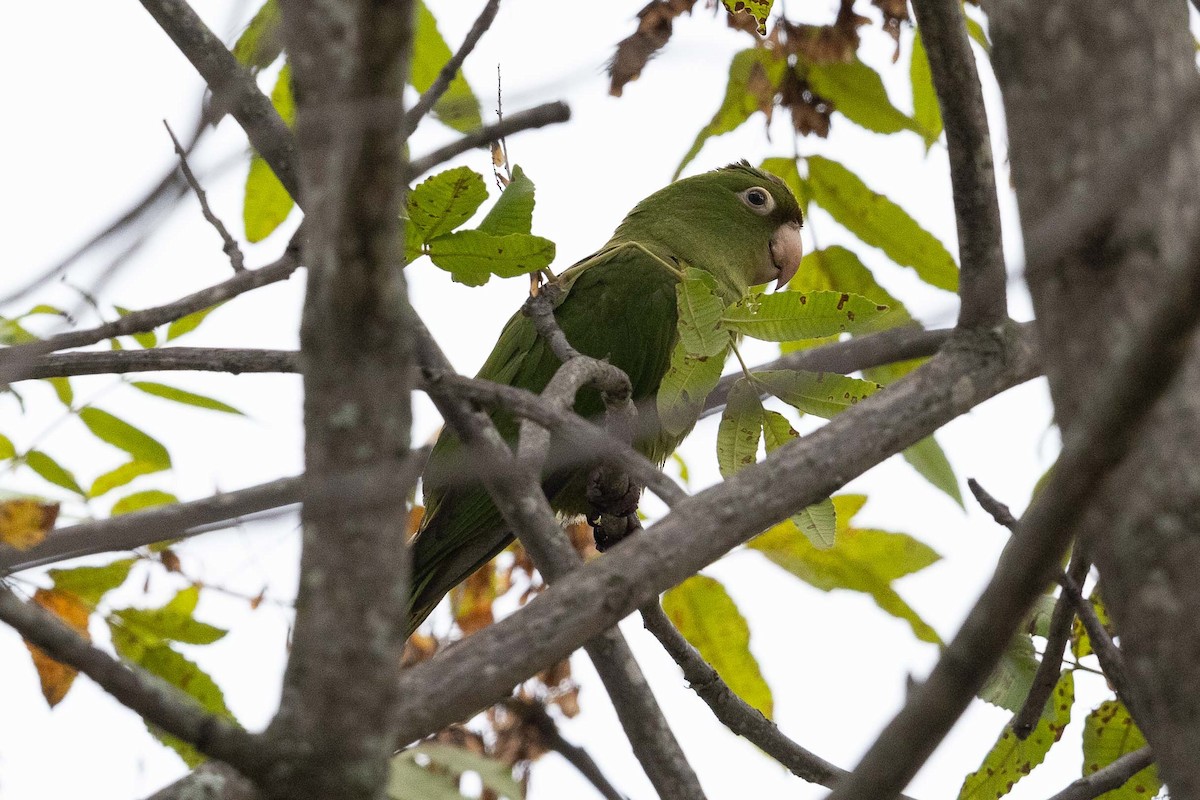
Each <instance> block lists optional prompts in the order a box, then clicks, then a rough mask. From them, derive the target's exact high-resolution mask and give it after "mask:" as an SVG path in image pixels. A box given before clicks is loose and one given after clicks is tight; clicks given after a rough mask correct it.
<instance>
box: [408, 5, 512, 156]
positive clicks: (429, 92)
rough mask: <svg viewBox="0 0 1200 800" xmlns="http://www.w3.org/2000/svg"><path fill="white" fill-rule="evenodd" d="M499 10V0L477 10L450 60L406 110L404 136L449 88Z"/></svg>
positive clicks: (410, 133) (414, 128) (410, 132)
mask: <svg viewBox="0 0 1200 800" xmlns="http://www.w3.org/2000/svg"><path fill="white" fill-rule="evenodd" d="M499 10H500V0H488V3H487V5H486V6H484V7H483V11H481V12H479V16H478V17H477V18H476V20H475V24H474V25H472V26H471V30H469V31H467V35H466V37H465V38H464V39H463V42H462V44H461V45H460V46H459V48H458V50H457V51H455V53H454V55H452V56H451V57H450V60H449V61H447V62H446V64H445V65H444V66H443V67H442V69H441V71H440V72H439V73H438V74H437V77H436V78H434V80H433V83H431V84H430V85H429V88H428V89H426V90H425V92H424V93H423V94H422V95H421V97H420V98H419V99H418V100H417V102H416V103H414V104H413V107H412V108H411V109H409V111H408V118H407V120H406V122H405V124H404V131H405V136H406V137H407V136H411V135H412V132H413V131H415V130H416V129H417V125H418V124H419V123H420V122H421V120H422V119H423V118H424V117H425V115H426V114H428V113H429V112H430V110H432V109H433V107H434V106H435V105H437V102H438V100H440V99H441V98H442V95H444V94H445V93H446V90H447V89H449V88H450V82H451V81H452V80H454V76H455V75H457V74H458V71H459V70H460V69H462V65H463V62H464V61H466V60H467V56H469V55H471V51H472V50H474V49H475V45H477V44H479V40H480V38H482V37H483V34H485V33H487V30H488V28H490V27H492V21H493V20H495V19H496V12H497V11H499Z"/></svg>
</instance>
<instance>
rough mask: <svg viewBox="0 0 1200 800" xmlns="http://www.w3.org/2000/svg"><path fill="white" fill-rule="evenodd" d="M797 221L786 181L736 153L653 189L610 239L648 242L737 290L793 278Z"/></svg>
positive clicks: (798, 254)
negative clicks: (734, 159) (729, 160)
mask: <svg viewBox="0 0 1200 800" xmlns="http://www.w3.org/2000/svg"><path fill="white" fill-rule="evenodd" d="M802 223H803V216H802V214H801V212H800V204H799V203H797V202H796V198H795V196H794V195H793V194H792V192H791V190H790V189H788V187H787V186H786V185H784V183H783V181H781V180H780V179H779V178H777V177H775V176H774V175H771V174H770V173H767V172H763V171H762V170H760V169H755V168H754V167H752V166H750V164H749V163H747V162H746V161H739V162H738V163H736V164H730V165H729V166H727V167H721V168H720V169H716V170H713V171H712V172H706V173H704V174H702V175H695V176H692V177H690V178H684V179H682V180H679V181H676V182H675V183H672V184H671V185H669V186H667V187H665V188H663V189H660V190H659V191H657V192H655V193H654V194H652V195H650V196H649V197H647V198H646V199H645V200H643V201H642V202H640V203H638V205H637V206H636V207H635V208H634V209H633V211H631V212H629V215H628V216H627V217H626V218H625V220H624V222H622V223H621V225H620V227H618V228H617V231H616V233H615V234H614V236H613V239H614V241H616V240H626V241H628V240H635V241H641V242H643V243H644V244H650V243H651V242H653V243H654V244H656V245H659V246H661V247H662V248H664V249H665V250H666V251H667V252H669V253H670V254H671V255H672V256H674V257H675V258H677V259H679V260H682V261H685V262H687V264H688V265H689V266H692V267H697V268H699V269H703V270H707V271H709V272H711V273H713V274H714V275H715V276H716V277H717V278H718V279H719V280H720V281H721V282H722V283H723V284H725V285H726V286H728V287H729V288H730V289H731V290H732V291H734V292H735V293H736V294H741V293H743V292H744V291H745V290H746V289H747V288H749V287H750V286H757V285H759V284H763V283H768V282H770V281H775V282H776V285H777V286H779V287H782V286H783V285H784V284H785V283H787V282H788V281H789V280H791V278H792V276H793V275H795V274H796V270H797V268H798V267H799V266H800V258H801V256H803V254H804V251H803V247H802V245H801V242H800V226H801V224H802Z"/></svg>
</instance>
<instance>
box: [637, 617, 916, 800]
mask: <svg viewBox="0 0 1200 800" xmlns="http://www.w3.org/2000/svg"><path fill="white" fill-rule="evenodd" d="M641 614H642V622H643V623H644V624H645V626H646V630H648V631H650V633H652V634H654V637H655V638H656V639H658V641H659V643H660V644H661V645H662V646H663V649H664V650H666V651H667V654H668V655H670V656H671V658H672V659H674V661H675V663H676V664H678V665H679V668H680V669H682V670H683V677H684V678H685V679H686V680H687V682H688V684H689V685H690V686H691V687H692V690H693V691H695V692H696V694H697V695H699V696H700V699H701V700H703V701H704V702H705V703H707V704H708V707H709V708H710V709H712V712H713V715H714V716H716V718H717V719H718V720H720V721H721V723H722V724H723V725H724V726H725V727H726V728H728V729H729V730H731V731H732V732H733V733H735V734H737V735H738V736H742V737H744V738H745V739H746V740H747V741H749V742H751V743H752V744H754V745H755V746H756V747H758V748H759V749H760V750H762V751H763V752H764V753H766V754H767V755H769V756H770V757H771V758H773V759H775V760H776V761H778V762H779V763H780V764H782V765H783V766H785V767H786V768H787V769H788V771H790V772H791V773H792V774H793V775H795V776H796V777H797V778H800V779H801V780H805V781H808V782H809V783H816V784H819V785H821V786H824V787H826V788H833V786H834V785H835V784H836V783H837V782H838V780H839V779H841V778H842V777H844V776H845V775H847V774H849V773H847V772H846V770H844V769H842V768H840V767H837V766H835V765H833V764H831V763H829V762H828V761H826V760H825V759H823V758H821V757H820V756H818V755H817V754H816V753H813V752H811V751H809V750H806V749H805V748H803V747H801V746H800V745H799V744H797V743H796V742H794V741H792V740H791V739H789V738H788V737H787V736H785V735H784V734H783V732H782V731H780V730H779V728H778V727H777V726H776V725H775V723H774V722H772V721H771V720H769V719H767V718H766V717H764V716H763V715H762V712H760V711H759V710H758V709H756V708H754V707H752V706H751V705H749V704H748V703H747V702H746V701H745V700H743V699H741V698H740V697H738V696H737V695H736V694H734V692H733V690H732V689H730V688H729V686H728V685H727V684H726V683H725V681H723V680H721V676H720V675H718V674H717V671H716V670H715V669H713V668H712V666H710V665H709V663H708V662H707V661H705V660H704V657H703V656H701V655H700V653H699V652H698V651H697V650H696V648H694V647H692V645H691V644H690V643H689V642H688V640H687V639H685V638H683V634H681V633H680V632H679V630H678V629H677V628H676V627H675V626H674V625H673V624H672V623H671V620H670V619H669V618H668V617H667V615H666V613H665V612H664V611H663V609H662V606H660V605H659V604H658V603H647V604H646V605H645V606H643V607H642V608H641ZM905 800H908V798H905Z"/></svg>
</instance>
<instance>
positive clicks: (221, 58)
mask: <svg viewBox="0 0 1200 800" xmlns="http://www.w3.org/2000/svg"><path fill="white" fill-rule="evenodd" d="M141 3H142V6H143V7H145V9H146V10H147V11H149V12H150V16H152V17H154V21H155V22H157V23H158V25H159V27H161V28H162V29H163V31H164V32H166V34H167V36H170V37H171V41H172V42H174V43H175V46H176V47H178V48H179V50H180V52H182V53H183V54H184V56H186V57H187V59H188V61H190V62H192V66H194V67H195V68H196V71H197V72H199V73H200V77H202V78H203V79H204V82H205V83H207V84H208V88H209V89H210V90H211V91H212V93H213V102H214V103H215V104H216V105H217V106H218V107H219V108H220V109H221V110H222V111H225V112H228V113H229V114H231V115H232V116H233V118H234V119H236V120H237V121H238V124H239V125H241V126H242V130H244V131H245V132H246V136H247V137H248V138H249V139H250V144H251V145H253V147H254V149H255V150H256V151H258V154H259V155H261V156H262V157H263V159H264V160H265V161H266V162H267V163H268V164H269V165H270V166H271V171H272V172H274V173H275V176H276V177H277V178H279V182H280V183H282V184H283V186H284V188H285V189H287V191H288V194H290V195H291V196H292V198H293V199H295V201H296V203H297V204H298V205H300V204H302V203H301V197H300V182H299V180H297V173H296V164H295V158H296V154H295V142H294V140H293V139H292V134H291V131H289V130H288V127H287V125H285V124H284V122H283V119H282V118H281V117H280V116H279V113H278V112H277V111H275V107H274V106H273V105H271V101H270V100H269V99H268V98H267V97H266V95H264V94H263V93H262V92H261V91H259V88H258V84H257V83H255V81H254V76H253V75H251V74H250V72H249V71H248V70H246V69H245V68H244V67H242V65H241V64H239V63H238V61H237V59H236V58H234V57H233V54H232V53H230V52H229V50H228V49H227V48H226V47H225V45H224V44H223V43H222V42H221V40H220V39H219V38H218V37H217V35H216V34H214V33H213V32H212V31H211V30H209V28H208V26H207V25H205V24H204V20H202V19H200V17H199V16H198V15H197V14H196V12H195V11H193V10H192V8H191V6H189V5H188V4H187V2H186V0H141Z"/></svg>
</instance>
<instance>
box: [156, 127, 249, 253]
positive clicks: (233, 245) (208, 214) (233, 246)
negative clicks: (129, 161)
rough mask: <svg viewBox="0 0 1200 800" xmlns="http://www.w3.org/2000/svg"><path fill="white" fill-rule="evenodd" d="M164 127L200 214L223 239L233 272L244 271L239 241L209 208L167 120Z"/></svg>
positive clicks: (185, 154) (206, 198)
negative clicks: (194, 194) (198, 205)
mask: <svg viewBox="0 0 1200 800" xmlns="http://www.w3.org/2000/svg"><path fill="white" fill-rule="evenodd" d="M163 126H164V127H165V128H166V129H167V133H168V134H169V135H170V137H171V143H172V144H173V145H174V146H175V154H176V155H177V156H179V169H180V171H181V172H182V173H183V178H184V180H186V181H187V184H188V186H190V187H192V191H193V192H195V193H196V199H197V200H199V201H200V212H201V213H202V214H204V219H206V220H208V224H209V225H212V226H213V228H215V229H216V231H217V235H219V236H220V237H221V242H222V247H221V249H222V250H223V251H224V253H225V255H226V256H228V258H229V263H230V264H231V265H232V266H233V271H234V272H242V271H244V270H245V269H246V257H245V256H244V255H242V250H241V248H240V247H238V243H237V241H236V240H234V238H233V237H232V236H230V235H229V231H228V230H227V229H226V228H225V223H223V222H221V220H220V218H218V217H217V215H216V214H214V213H213V210H212V209H211V208H210V207H209V205H208V195H206V194H205V193H204V189H203V187H201V186H200V181H198V180H196V176H195V175H194V174H192V168H191V167H190V166H188V162H187V151H186V150H184V148H183V145H181V144H180V143H179V139H177V138H175V131H173V130H171V126H170V124H169V123H168V122H167V121H166V120H165V119H164V120H163Z"/></svg>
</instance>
